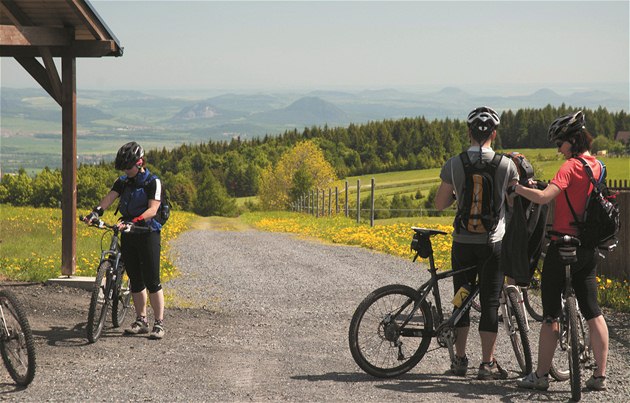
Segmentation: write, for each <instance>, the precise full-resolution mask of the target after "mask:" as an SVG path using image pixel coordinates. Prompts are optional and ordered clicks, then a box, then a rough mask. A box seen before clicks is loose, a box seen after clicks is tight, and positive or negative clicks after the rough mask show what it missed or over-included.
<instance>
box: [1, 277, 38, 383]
mask: <svg viewBox="0 0 630 403" xmlns="http://www.w3.org/2000/svg"><path fill="white" fill-rule="evenodd" d="M0 321H1V322H0V354H1V355H2V361H4V365H5V366H6V367H7V371H9V375H10V376H11V378H13V380H14V381H15V383H17V384H18V385H20V386H27V385H28V384H30V383H31V382H32V381H33V378H34V377H35V367H36V364H35V344H34V342H33V334H32V332H31V326H30V325H29V323H28V319H27V318H26V311H25V310H24V307H23V306H22V303H21V302H20V301H19V300H18V299H17V297H16V296H15V294H13V293H12V292H11V291H9V290H6V289H3V290H0Z"/></svg>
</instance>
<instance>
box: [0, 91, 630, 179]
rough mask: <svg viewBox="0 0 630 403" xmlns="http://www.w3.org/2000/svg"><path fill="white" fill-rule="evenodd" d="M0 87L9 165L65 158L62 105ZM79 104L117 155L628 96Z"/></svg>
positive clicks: (90, 152) (174, 95) (416, 95)
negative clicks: (127, 149)
mask: <svg viewBox="0 0 630 403" xmlns="http://www.w3.org/2000/svg"><path fill="white" fill-rule="evenodd" d="M620 92H621V93H623V92H622V91H620ZM165 94H166V95H165ZM0 95H1V96H0V101H1V104H0V116H1V118H2V120H1V125H0V128H1V132H0V135H1V136H2V143H1V146H2V148H1V150H0V151H1V152H2V161H1V164H2V167H1V168H2V169H4V168H5V166H7V165H8V164H9V161H10V165H11V167H16V166H19V164H20V163H21V161H23V160H26V161H30V160H33V159H38V161H39V160H40V159H39V158H40V157H41V161H45V162H42V163H38V165H42V166H44V165H45V164H48V165H49V166H56V165H58V164H57V161H58V159H59V155H58V154H59V140H60V130H61V110H60V108H59V106H58V105H57V104H56V103H55V102H54V101H53V100H52V99H51V97H50V96H48V94H47V93H45V92H44V91H43V90H41V89H37V88H21V89H17V88H7V87H2V88H0ZM77 103H78V107H77V110H78V121H79V127H78V135H79V140H80V141H79V142H78V144H79V151H80V154H82V155H85V159H86V160H88V161H93V160H94V159H98V158H99V156H103V155H106V156H107V158H110V155H111V152H112V150H115V149H116V147H118V146H119V143H120V141H121V139H136V140H138V141H142V142H143V144H144V145H145V146H146V147H171V146H176V145H180V144H182V143H184V142H192V143H197V142H200V141H208V140H229V139H230V138H232V137H236V136H239V137H241V138H245V139H247V138H254V137H260V136H264V135H277V134H281V133H283V132H284V131H286V130H293V129H298V130H302V129H303V128H304V127H310V126H314V125H315V126H323V125H328V126H329V127H334V126H347V125H349V124H350V123H355V124H361V123H365V122H368V121H375V120H383V119H400V118H404V117H416V116H424V117H426V118H427V119H430V120H432V119H443V118H446V117H448V118H451V119H463V118H464V117H465V116H466V114H467V113H468V112H469V111H470V110H471V109H472V108H473V107H475V106H479V105H489V106H492V107H493V108H495V109H497V110H498V111H499V112H501V111H503V110H507V109H512V110H516V109H520V108H541V107H544V106H546V105H547V104H551V105H553V106H559V105H560V104H562V103H564V104H566V105H570V106H575V107H587V108H591V109H595V108H597V107H599V106H602V107H605V108H607V109H608V110H612V111H617V110H625V111H628V110H629V105H628V96H627V95H626V96H623V95H617V94H615V93H612V92H607V91H602V90H600V89H596V90H588V91H586V90H584V91H578V92H573V93H571V94H569V95H560V94H558V93H557V92H555V91H553V90H551V89H549V88H541V89H539V90H537V91H535V92H533V93H531V94H528V95H514V96H479V95H475V94H471V93H468V92H466V91H464V90H462V89H460V88H456V87H446V88H443V89H441V90H439V91H434V92H426V93H420V92H411V91H400V90H396V89H376V90H364V91H357V92H349V91H311V92H303V93H297V92H293V93H289V92H285V93H271V92H269V93H262V92H258V93H250V94H247V93H245V94H236V93H225V94H221V95H218V96H216V95H215V96H211V97H203V96H199V95H198V93H195V94H191V93H190V92H184V91H179V92H178V91H171V92H169V93H166V92H160V93H159V95H155V93H147V92H142V91H93V90H78V91H77ZM29 136H30V137H32V138H33V139H36V140H37V141H36V142H35V143H32V142H29V141H28V139H26V137H29ZM105 150H108V151H107V152H106V151H105ZM50 156H54V158H53V159H51V158H52V157H50ZM49 161H52V162H49Z"/></svg>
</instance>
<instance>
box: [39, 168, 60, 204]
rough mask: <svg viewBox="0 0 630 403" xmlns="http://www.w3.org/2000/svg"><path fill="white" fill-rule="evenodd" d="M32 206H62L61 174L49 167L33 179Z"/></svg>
mask: <svg viewBox="0 0 630 403" xmlns="http://www.w3.org/2000/svg"><path fill="white" fill-rule="evenodd" d="M32 205H33V206H35V207H58V206H60V205H61V172H60V171H59V170H58V169H56V170H54V171H51V170H50V169H48V168H47V167H46V168H44V170H43V171H41V172H40V173H39V175H37V176H36V177H35V179H33V197H32Z"/></svg>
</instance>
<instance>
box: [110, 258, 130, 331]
mask: <svg viewBox="0 0 630 403" xmlns="http://www.w3.org/2000/svg"><path fill="white" fill-rule="evenodd" d="M121 264H122V263H121ZM130 302H131V289H130V288H129V277H127V275H126V274H125V272H124V268H122V267H121V268H120V271H119V274H118V278H116V294H115V295H114V298H113V299H112V325H113V326H114V327H119V326H120V325H122V324H123V321H124V320H125V316H126V315H127V311H128V310H129V304H130Z"/></svg>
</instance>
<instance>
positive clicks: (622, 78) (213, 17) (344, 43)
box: [1, 0, 630, 94]
mask: <svg viewBox="0 0 630 403" xmlns="http://www.w3.org/2000/svg"><path fill="white" fill-rule="evenodd" d="M91 3H92V4H93V5H94V7H95V8H96V10H97V11H98V12H99V14H100V15H101V17H102V18H103V19H104V20H105V22H106V23H107V25H108V26H109V27H110V29H111V30H112V32H113V33H114V34H115V35H116V36H117V37H118V39H119V40H120V43H121V44H122V46H123V47H124V48H125V53H124V56H123V57H121V58H102V59H80V60H79V61H78V63H77V71H78V73H77V74H78V77H77V86H78V87H79V88H80V89H88V88H89V89H138V90H144V89H209V90H252V89H256V90H269V89H352V88H373V89H376V88H386V87H391V88H403V89H405V88H406V89H418V88H427V87H431V88H440V87H443V86H459V87H463V88H466V87H468V88H471V87H474V86H479V85H490V86H491V87H503V88H512V87H513V88H519V86H520V85H522V86H523V88H524V87H531V88H535V87H536V86H539V85H540V84H549V83H551V84H554V85H556V86H561V85H563V84H567V83H573V84H574V83H581V82H584V83H599V84H602V83H623V85H619V87H620V88H619V91H620V92H622V93H626V94H627V93H628V81H629V70H630V68H629V62H628V57H629V56H628V55H629V48H630V39H629V38H630V34H629V29H628V26H629V22H628V21H629V5H628V4H629V2H628V1H627V0H626V1H612V2H603V1H558V2H546V1H545V2H543V1H525V2H514V1H486V2H481V1H457V2H455V1H441V2H430V1H417V2H359V1H353V2H262V1H260V2H212V1H112V0H108V1H98V0H93V1H91ZM1 78H2V85H3V86H9V87H23V86H37V84H36V83H35V81H34V80H33V79H32V78H31V77H30V76H28V75H27V74H26V73H25V72H24V71H23V70H22V68H21V67H20V66H19V65H18V64H17V62H15V61H14V60H12V59H9V58H2V76H1ZM512 84H518V86H512ZM552 88H553V87H552Z"/></svg>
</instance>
